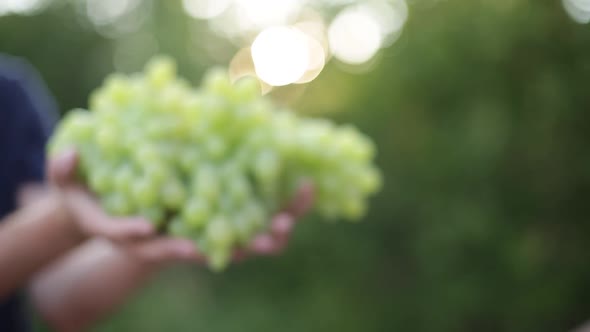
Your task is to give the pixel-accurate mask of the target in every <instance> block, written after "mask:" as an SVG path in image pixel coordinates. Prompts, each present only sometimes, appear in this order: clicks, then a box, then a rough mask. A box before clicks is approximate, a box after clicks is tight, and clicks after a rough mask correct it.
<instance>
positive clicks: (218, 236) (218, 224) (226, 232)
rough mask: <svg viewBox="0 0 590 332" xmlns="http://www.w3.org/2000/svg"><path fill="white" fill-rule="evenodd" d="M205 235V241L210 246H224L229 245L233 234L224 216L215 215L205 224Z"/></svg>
mask: <svg viewBox="0 0 590 332" xmlns="http://www.w3.org/2000/svg"><path fill="white" fill-rule="evenodd" d="M205 236H206V238H207V243H208V244H209V245H210V246H211V247H212V248H219V247H221V248H224V247H228V246H229V245H231V243H232V242H233V240H234V236H235V234H234V230H233V228H232V227H231V224H230V223H229V221H228V220H227V219H226V217H223V216H217V217H214V218H213V219H212V220H211V221H210V222H209V224H208V225H207V229H206V231H205Z"/></svg>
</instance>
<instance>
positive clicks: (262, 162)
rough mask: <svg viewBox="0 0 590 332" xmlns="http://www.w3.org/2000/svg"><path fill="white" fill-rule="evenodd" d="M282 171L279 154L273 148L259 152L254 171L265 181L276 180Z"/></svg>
mask: <svg viewBox="0 0 590 332" xmlns="http://www.w3.org/2000/svg"><path fill="white" fill-rule="evenodd" d="M279 172H280V161H279V157H278V155H277V154H276V153H275V152H274V151H272V150H268V149H267V150H264V151H262V152H260V153H259V154H258V156H257V157H256V161H255V163H254V173H255V174H256V176H257V178H258V179H259V180H260V181H262V182H263V183H272V182H274V181H276V179H277V177H278V176H279Z"/></svg>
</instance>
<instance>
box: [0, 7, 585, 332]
mask: <svg viewBox="0 0 590 332" xmlns="http://www.w3.org/2000/svg"><path fill="white" fill-rule="evenodd" d="M426 3H428V5H426ZM157 7H158V8H157V10H155V11H154V16H153V17H152V19H151V20H150V23H149V24H147V25H146V26H145V27H144V29H143V30H142V32H141V33H144V34H145V33H148V34H149V35H153V36H154V37H155V39H156V40H157V41H158V43H159V45H160V49H159V51H160V52H164V53H168V54H171V55H173V56H175V57H177V59H179V61H180V67H181V71H182V74H183V75H184V76H186V77H189V78H191V79H192V80H193V82H198V80H199V77H200V76H201V75H202V73H203V72H204V71H205V70H206V68H207V67H208V66H211V65H214V64H225V63H227V60H229V58H228V59H226V58H224V57H223V56H220V57H219V59H215V58H214V57H213V58H212V57H207V55H205V54H204V53H202V56H198V54H201V53H199V52H198V43H197V46H194V45H195V44H194V43H193V44H190V43H189V42H188V40H190V39H191V38H194V37H191V31H194V29H192V28H190V27H189V26H190V25H191V24H193V25H194V23H190V22H189V21H190V20H189V19H188V18H187V17H185V16H184V15H183V13H182V11H181V9H180V6H179V5H178V3H177V2H175V1H166V2H164V1H162V2H157ZM126 38H127V39H129V40H132V39H133V38H134V37H133V35H130V36H124V37H120V39H108V38H104V37H101V36H100V35H98V34H96V33H95V32H94V31H93V30H92V29H90V28H87V27H85V25H84V24H81V23H80V21H79V20H78V19H77V18H76V13H75V12H74V11H73V10H72V8H71V7H70V6H56V7H51V8H49V9H47V10H46V11H44V12H43V13H41V14H39V15H36V16H31V17H12V16H10V17H2V18H0V51H1V52H7V53H11V54H15V55H21V56H24V57H26V58H27V59H29V60H30V61H31V62H32V63H33V64H34V65H35V66H36V67H37V68H38V69H39V70H40V71H41V73H42V74H43V76H44V78H45V79H46V81H47V83H48V84H49V86H50V89H51V90H52V91H53V92H54V93H55V95H56V97H57V98H58V101H59V103H60V105H61V107H62V109H63V110H67V109H70V108H72V107H77V106H84V105H86V98H87V96H88V93H89V92H90V91H91V90H92V89H94V88H95V87H96V86H97V85H98V84H99V83H100V81H101V80H102V78H103V77H104V76H105V75H106V74H108V73H109V72H111V71H112V70H113V64H112V63H113V61H112V59H113V52H114V51H115V48H116V47H117V45H118V44H120V43H126V42H129V40H127V39H126ZM205 41H206V42H207V43H211V42H212V41H211V40H210V39H206V40H205ZM218 43H220V44H223V41H221V40H220V41H218ZM187 45H189V46H187ZM190 45H193V46H190ZM222 46H223V45H222ZM226 46H227V45H226ZM195 48H196V50H195ZM151 52H153V50H152V51H150V50H142V49H138V50H137V53H134V55H133V56H134V57H135V58H133V59H135V61H131V62H130V63H131V65H130V68H129V70H133V69H134V68H131V67H132V66H133V64H136V68H135V69H139V68H140V67H141V66H142V65H143V61H145V59H147V58H148V57H149V56H150V55H151ZM588 82H590V30H589V29H588V26H583V25H578V24H576V23H574V22H572V21H571V20H570V19H569V18H568V17H567V15H566V14H565V12H564V11H563V9H562V7H561V4H560V2H559V1H553V0H480V1H473V0H448V1H440V2H438V3H436V4H432V1H426V2H419V1H415V2H414V4H413V5H412V6H411V17H410V20H409V22H408V26H407V27H406V29H405V31H404V33H403V35H402V37H401V39H400V40H398V41H397V43H396V44H394V45H393V46H392V47H391V48H389V49H387V50H386V51H385V52H384V53H383V54H381V55H380V59H379V61H378V63H377V65H376V66H375V67H374V68H373V69H372V70H371V71H369V72H367V73H364V74H352V73H347V72H346V71H345V70H342V68H341V66H339V65H338V64H337V63H335V62H332V63H331V64H330V65H329V66H328V67H327V68H326V69H325V70H324V72H323V73H322V74H321V75H320V76H319V78H318V79H316V80H315V81H314V82H312V83H311V84H309V85H308V86H307V87H306V91H305V92H304V94H303V97H302V98H301V99H299V101H298V102H297V103H296V104H295V105H293V106H294V107H295V108H297V109H300V110H302V111H310V112H314V113H319V114H324V115H326V116H330V117H331V118H333V119H334V120H335V121H338V122H352V123H355V124H356V125H358V126H359V127H360V128H361V129H362V130H363V131H364V132H366V133H368V134H370V135H371V136H372V137H373V138H374V139H375V140H376V141H377V143H378V146H379V150H380V154H379V156H378V163H379V165H380V166H381V167H382V169H383V170H384V172H385V184H386V185H385V189H384V191H383V192H382V193H381V194H380V195H379V196H378V197H376V198H375V199H374V200H373V202H372V209H371V212H370V215H369V216H368V217H367V219H366V221H365V222H364V223H361V224H339V225H333V224H325V223H322V222H319V220H314V219H316V218H314V217H310V218H308V219H306V220H304V221H303V222H302V223H301V224H300V226H298V229H297V230H296V232H295V234H294V238H293V241H292V245H291V246H290V247H289V249H288V250H287V252H286V253H285V254H284V255H283V256H282V257H280V258H273V259H256V260H254V261H249V262H247V263H244V264H240V265H237V266H235V267H233V268H231V269H230V270H229V271H227V272H226V273H224V274H220V275H217V274H211V273H209V272H207V271H206V270H205V269H203V268H200V267H178V268H175V269H172V270H169V271H167V272H165V273H163V274H162V275H161V276H159V277H158V278H157V280H156V281H155V282H153V283H151V284H150V285H149V286H148V287H147V288H146V289H145V290H144V291H142V292H141V293H140V294H138V296H137V297H136V298H134V299H133V300H132V301H131V302H130V303H129V304H128V305H127V306H125V308H123V310H121V311H120V312H118V313H116V314H115V315H114V316H113V318H112V319H110V320H108V321H106V322H104V323H103V324H101V326H100V327H98V328H97V329H96V331H167V330H168V331H286V332H288V331H339V332H346V331H383V332H385V331H514V332H522V331H537V332H539V331H566V330H568V329H570V328H573V327H574V326H576V325H577V324H579V323H581V322H582V321H584V320H585V319H586V318H589V317H590V311H589V310H588V308H589V307H590V257H589V256H590V254H589V253H590V244H589V241H588V236H589V235H588V234H590V220H589V216H590V150H589V148H588V142H590V116H588V114H587V113H588V112H589V111H590V108H589V106H590V93H589V92H590V90H589V89H590V88H589V86H588Z"/></svg>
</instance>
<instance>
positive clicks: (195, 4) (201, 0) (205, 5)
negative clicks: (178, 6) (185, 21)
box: [182, 0, 231, 19]
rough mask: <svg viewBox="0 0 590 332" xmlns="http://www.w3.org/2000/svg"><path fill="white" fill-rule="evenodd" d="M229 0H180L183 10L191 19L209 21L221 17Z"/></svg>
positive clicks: (229, 2)
mask: <svg viewBox="0 0 590 332" xmlns="http://www.w3.org/2000/svg"><path fill="white" fill-rule="evenodd" d="M230 4H231V0H182V5H183V7H184V10H185V11H186V12H187V13H188V14H189V15H190V16H192V17H194V18H199V19H209V18H213V17H217V16H219V15H221V14H222V13H223V12H224V11H225V10H226V9H227V8H228V7H229V5H230Z"/></svg>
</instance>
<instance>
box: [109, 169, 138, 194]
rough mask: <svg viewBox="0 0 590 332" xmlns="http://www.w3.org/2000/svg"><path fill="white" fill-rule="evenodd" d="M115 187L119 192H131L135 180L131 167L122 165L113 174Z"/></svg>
mask: <svg viewBox="0 0 590 332" xmlns="http://www.w3.org/2000/svg"><path fill="white" fill-rule="evenodd" d="M114 181H115V188H116V189H117V191H118V192H120V193H125V194H129V193H131V192H132V186H133V182H134V181H135V174H134V172H133V168H132V167H131V166H130V165H128V164H126V165H123V166H122V167H121V168H120V169H119V170H117V171H116V173H115V175H114Z"/></svg>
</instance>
